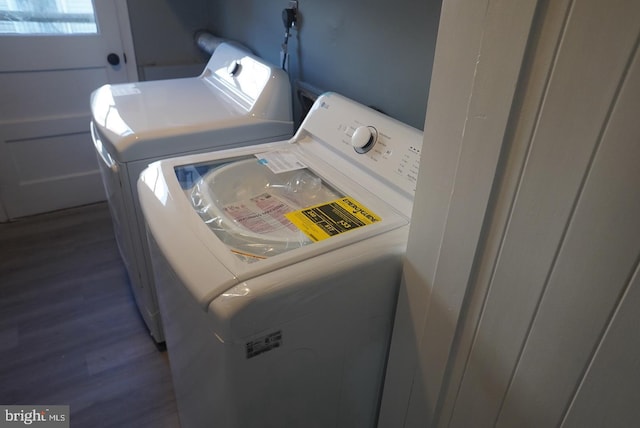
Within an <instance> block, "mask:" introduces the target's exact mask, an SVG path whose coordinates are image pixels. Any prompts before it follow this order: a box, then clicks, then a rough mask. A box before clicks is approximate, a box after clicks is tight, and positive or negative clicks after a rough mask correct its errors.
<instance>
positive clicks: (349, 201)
mask: <svg viewBox="0 0 640 428" xmlns="http://www.w3.org/2000/svg"><path fill="white" fill-rule="evenodd" d="M285 217H287V218H288V219H289V221H290V222H291V223H293V224H294V225H295V226H296V227H297V228H298V229H300V230H301V231H302V232H304V234H305V235H307V236H308V237H309V238H310V239H311V240H312V241H314V242H317V241H322V240H323V239H327V238H330V237H332V236H334V235H339V234H341V233H344V232H348V231H350V230H353V229H356V228H358V227H362V226H366V225H368V224H372V223H376V222H378V221H381V220H382V219H381V218H380V217H378V216H377V215H376V214H374V213H373V212H372V211H370V210H369V209H368V208H367V207H365V206H364V205H362V204H360V203H359V202H358V201H356V200H355V199H353V198H350V197H344V198H340V199H336V200H335V201H331V202H326V203H324V204H319V205H314V206H312V207H308V208H303V209H301V210H298V211H292V212H290V213H286V214H285Z"/></svg>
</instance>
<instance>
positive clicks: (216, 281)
mask: <svg viewBox="0 0 640 428" xmlns="http://www.w3.org/2000/svg"><path fill="white" fill-rule="evenodd" d="M421 146H422V133H421V132H420V131H418V130H416V129H414V128H411V127H409V126H407V125H404V124H402V123H400V122H398V121H395V120H393V119H391V118H389V117H387V116H384V115H382V114H380V113H378V112H376V111H374V110H371V109H369V108H367V107H364V106H362V105H359V104H356V103H355V102H353V101H350V100H348V99H346V98H344V97H342V96H340V95H337V94H332V93H328V94H325V95H323V96H321V97H320V98H318V100H317V101H316V102H315V104H314V106H313V108H312V109H311V111H310V113H309V114H308V116H307V117H306V118H305V120H304V121H303V123H302V125H301V127H300V129H299V130H298V132H297V133H296V134H295V136H294V137H293V138H292V139H291V140H288V141H282V142H276V143H269V144H266V145H263V146H252V147H244V148H238V149H233V150H225V151H219V152H213V153H204V154H198V155H193V156H186V157H180V158H174V159H166V160H162V161H159V162H155V163H153V164H151V165H150V166H149V168H148V169H146V170H145V171H144V172H143V173H142V175H141V176H140V180H139V182H138V189H139V194H140V202H141V206H142V210H143V212H144V215H145V219H146V221H147V225H148V234H149V241H150V244H151V254H152V259H153V267H154V273H155V275H156V284H157V286H158V293H159V300H160V305H161V308H162V311H161V312H162V319H163V324H164V328H165V333H166V339H167V349H168V352H169V360H170V364H171V371H172V375H173V382H174V390H175V393H176V399H177V403H178V410H179V414H180V420H181V425H182V427H183V428H200V427H209V426H215V427H217V428H231V427H233V428H249V427H261V428H265V427H274V428H276V427H277V428H282V427H305V428H313V427H322V428H327V427H345V428H346V427H349V428H357V427H368V428H372V427H374V426H375V421H376V417H377V410H378V403H379V398H380V392H381V386H382V380H383V373H384V370H385V362H386V357H387V351H388V346H389V337H390V333H391V324H392V319H393V315H394V310H395V305H396V297H397V290H398V285H399V282H400V275H401V266H402V259H403V255H404V253H405V248H406V243H407V235H408V231H409V221H410V213H411V208H412V203H413V195H414V192H415V185H416V177H417V172H418V168H419V160H420V149H421Z"/></svg>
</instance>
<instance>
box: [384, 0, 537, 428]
mask: <svg viewBox="0 0 640 428" xmlns="http://www.w3.org/2000/svg"><path fill="white" fill-rule="evenodd" d="M541 3H544V0H521V1H517V2H513V1H510V0H461V1H460V0H444V1H443V4H442V10H441V17H440V23H439V27H438V37H437V44H436V51H435V57H434V65H433V73H432V78H431V86H430V91H429V100H428V105H427V112H426V119H425V128H424V145H423V149H422V156H421V159H422V160H421V164H420V172H419V175H418V184H417V189H416V195H415V199H414V208H413V215H412V217H413V218H414V219H428V220H426V221H421V220H418V221H413V222H412V224H411V234H410V238H409V242H408V247H407V256H406V259H405V264H404V269H403V280H402V286H401V289H400V294H399V297H398V307H397V315H396V320H395V324H394V331H393V338H392V343H391V349H390V354H389V360H388V366H387V373H386V379H385V385H384V390H383V397H382V402H381V407H380V414H379V419H378V428H392V427H393V428H397V427H404V428H409V427H419V426H420V427H424V426H427V427H435V426H437V425H438V422H439V421H438V417H439V413H440V411H441V408H442V406H443V404H444V403H443V400H444V398H445V396H446V394H447V387H451V388H453V389H454V390H455V385H453V386H452V385H448V375H450V373H449V371H450V366H449V363H450V357H451V355H453V354H454V353H455V349H454V346H455V338H456V335H457V333H458V326H459V323H460V322H461V321H462V320H461V319H460V316H461V314H462V313H463V305H464V302H465V298H467V297H468V296H467V293H468V286H469V284H470V283H471V282H472V280H473V276H474V274H475V273H474V267H475V263H476V262H477V260H476V259H477V255H478V252H479V251H480V250H481V247H482V245H483V242H484V241H485V239H486V237H485V236H483V227H484V222H485V221H486V219H487V217H488V216H491V213H490V212H489V211H488V210H489V209H490V207H489V200H490V198H491V196H492V190H493V186H494V182H495V179H496V176H497V174H499V165H500V156H501V153H502V151H503V149H504V141H505V140H506V139H507V137H508V135H509V133H510V132H511V130H510V128H509V126H510V119H511V115H512V114H513V107H514V106H515V105H517V102H518V97H519V95H520V94H519V93H518V83H519V80H520V78H521V73H522V72H523V67H525V69H526V66H527V64H526V52H527V49H528V48H529V47H530V46H529V44H530V43H531V40H532V38H533V36H534V34H532V31H534V29H535V19H536V12H537V9H538V8H539V7H540V4H541Z"/></svg>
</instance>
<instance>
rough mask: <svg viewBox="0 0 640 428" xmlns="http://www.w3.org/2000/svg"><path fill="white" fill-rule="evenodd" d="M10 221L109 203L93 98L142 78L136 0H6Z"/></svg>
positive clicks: (1, 46) (0, 76)
mask: <svg viewBox="0 0 640 428" xmlns="http://www.w3.org/2000/svg"><path fill="white" fill-rule="evenodd" d="M0 54H1V55H2V58H3V59H2V61H0V100H2V101H1V102H0V221H3V220H7V219H13V218H17V217H23V216H27V215H32V214H37V213H42V212H47V211H53V210H57V209H62V208H67V207H72V206H78V205H83V204H87V203H92V202H96V201H100V200H104V199H105V197H104V190H103V188H102V183H101V181H100V175H99V172H98V169H97V163H96V155H95V151H94V149H93V146H92V144H91V137H90V135H89V121H90V108H89V97H90V94H91V92H92V91H93V90H94V89H96V88H98V87H99V86H101V85H104V84H106V83H123V82H128V81H134V80H137V74H136V65H135V58H134V53H133V43H132V40H131V32H130V28H129V19H128V13H127V7H126V0H93V1H92V0H0Z"/></svg>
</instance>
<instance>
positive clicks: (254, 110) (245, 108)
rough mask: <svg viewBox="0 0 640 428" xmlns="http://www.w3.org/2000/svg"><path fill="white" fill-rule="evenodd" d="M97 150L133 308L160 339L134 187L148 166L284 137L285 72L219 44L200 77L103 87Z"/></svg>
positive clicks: (95, 125) (288, 127)
mask: <svg viewBox="0 0 640 428" xmlns="http://www.w3.org/2000/svg"><path fill="white" fill-rule="evenodd" d="M91 111H92V115H93V120H92V123H91V134H92V137H93V142H94V145H95V147H96V150H97V152H98V155H99V156H98V158H99V159H98V163H99V165H100V172H101V175H102V179H103V183H104V186H105V190H106V192H107V199H108V203H109V208H110V210H111V217H112V219H113V224H114V229H115V235H116V240H117V242H118V247H119V249H120V254H121V255H122V259H123V260H124V263H125V265H126V267H127V272H128V274H129V279H130V282H131V286H132V290H133V295H134V297H135V300H136V304H137V306H138V309H139V310H140V313H141V314H142V317H143V319H144V321H145V322H146V324H147V326H148V328H149V331H150V332H151V335H152V337H153V338H154V339H155V341H156V342H158V343H162V342H163V341H164V334H163V332H162V325H161V322H160V316H159V312H158V310H159V309H158V303H157V298H156V293H155V287H154V284H153V274H152V271H151V264H150V259H149V251H148V247H147V241H146V237H145V232H144V219H143V217H142V213H141V211H140V207H139V203H138V197H137V193H138V191H137V188H136V182H137V180H138V177H139V175H140V172H141V171H142V170H143V169H144V168H146V167H147V165H148V164H149V163H150V162H153V161H156V160H158V159H163V158H166V157H169V156H177V155H182V154H187V153H198V152H203V151H211V150H217V149H224V148H230V147H238V146H244V145H254V144H258V143H264V142H269V141H276V140H282V139H284V138H289V137H290V136H291V134H292V133H293V123H292V119H291V117H292V113H291V89H290V84H289V79H288V76H287V74H286V73H285V72H284V71H282V70H280V69H278V68H275V67H273V66H271V65H269V64H267V63H265V62H264V61H262V60H261V59H259V58H257V57H255V56H253V55H251V54H250V53H248V52H247V51H246V50H243V49H242V48H239V47H236V46H234V45H231V44H227V43H222V44H220V46H218V48H217V49H216V50H215V51H214V53H213V55H212V56H211V59H210V60H209V62H208V64H207V66H206V68H205V69H204V71H203V73H202V74H201V75H200V76H199V77H195V78H186V79H173V80H162V81H152V82H141V83H131V84H120V85H113V86H112V85H106V86H103V87H101V88H99V89H97V90H96V91H95V92H94V93H93V94H92V95H91Z"/></svg>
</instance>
